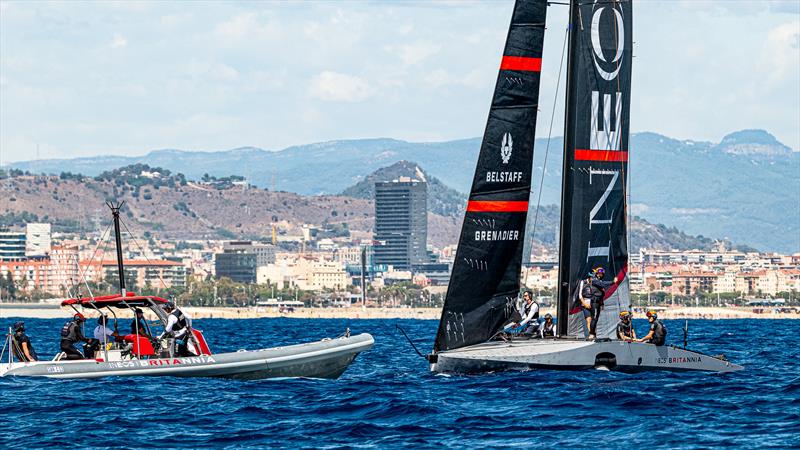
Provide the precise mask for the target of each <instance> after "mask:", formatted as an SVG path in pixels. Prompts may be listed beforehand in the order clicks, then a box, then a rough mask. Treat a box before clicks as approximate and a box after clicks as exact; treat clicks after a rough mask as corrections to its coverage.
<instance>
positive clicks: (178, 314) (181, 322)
mask: <svg viewBox="0 0 800 450" xmlns="http://www.w3.org/2000/svg"><path fill="white" fill-rule="evenodd" d="M170 315H171V316H175V318H176V319H178V322H177V323H176V324H175V326H176V327H177V328H178V329H177V330H173V331H178V330H183V329H184V328H186V327H187V326H189V323H188V322H187V321H186V316H184V315H183V312H182V311H181V310H180V309H178V308H175V310H174V311H172V313H171V314H170Z"/></svg>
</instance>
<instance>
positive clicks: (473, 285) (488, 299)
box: [434, 0, 547, 352]
mask: <svg viewBox="0 0 800 450" xmlns="http://www.w3.org/2000/svg"><path fill="white" fill-rule="evenodd" d="M546 12H547V2H546V0H518V1H517V2H516V4H515V5H514V12H513V15H512V17H511V25H510V27H509V30H508V37H507V38H506V45H505V50H504V52H503V59H502V62H501V64H500V73H499V75H498V77H497V83H496V85H495V90H494V97H493V98H492V105H491V109H490V110H489V119H488V121H487V124H486V131H485V132H484V135H483V142H482V143H481V150H480V155H479V157H478V164H477V168H476V170H475V177H474V179H473V181H472V190H471V191H470V196H469V202H468V203H467V210H466V214H465V216H464V223H463V225H462V228H461V237H460V239H459V242H458V250H457V251H456V258H455V261H454V263H453V271H452V274H451V277H450V285H449V287H448V289H447V296H446V297H445V302H444V309H443V311H442V317H441V320H440V322H439V330H438V332H437V334H436V343H435V344H434V351H437V352H438V351H442V350H451V349H455V348H459V347H464V346H467V345H472V344H476V343H479V342H484V341H486V340H488V339H489V338H491V337H492V336H493V335H494V334H495V333H496V332H497V331H498V330H499V329H500V327H501V326H502V325H503V324H504V323H505V322H506V321H507V320H508V318H509V316H510V314H511V312H512V311H513V309H512V308H513V305H514V303H515V301H514V300H515V299H516V297H517V294H518V292H519V277H520V269H521V265H522V246H523V239H524V234H525V221H526V218H527V214H528V198H529V196H530V188H531V170H532V164H533V143H534V137H535V131H536V114H537V107H538V103H539V78H540V71H541V63H542V59H541V58H542V46H543V41H544V29H545V16H546Z"/></svg>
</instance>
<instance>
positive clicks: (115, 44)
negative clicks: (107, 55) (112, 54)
mask: <svg viewBox="0 0 800 450" xmlns="http://www.w3.org/2000/svg"><path fill="white" fill-rule="evenodd" d="M126 45H128V39H127V38H125V36H123V35H121V34H119V33H114V37H113V38H112V39H111V43H110V44H109V46H110V47H111V48H120V47H125V46H126Z"/></svg>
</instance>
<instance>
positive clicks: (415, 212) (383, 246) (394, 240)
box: [374, 177, 428, 270]
mask: <svg viewBox="0 0 800 450" xmlns="http://www.w3.org/2000/svg"><path fill="white" fill-rule="evenodd" d="M375 240H376V241H377V242H376V245H375V260H374V261H375V264H377V265H387V266H388V265H391V266H394V268H395V269H397V270H410V269H411V265H412V264H420V263H424V262H427V261H428V257H427V253H426V244H427V241H428V184H427V183H426V182H424V181H419V180H415V179H411V178H408V177H400V178H399V179H397V180H394V181H387V182H378V183H375Z"/></svg>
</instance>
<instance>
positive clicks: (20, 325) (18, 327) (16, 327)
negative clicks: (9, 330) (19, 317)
mask: <svg viewBox="0 0 800 450" xmlns="http://www.w3.org/2000/svg"><path fill="white" fill-rule="evenodd" d="M14 331H25V322H14Z"/></svg>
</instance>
